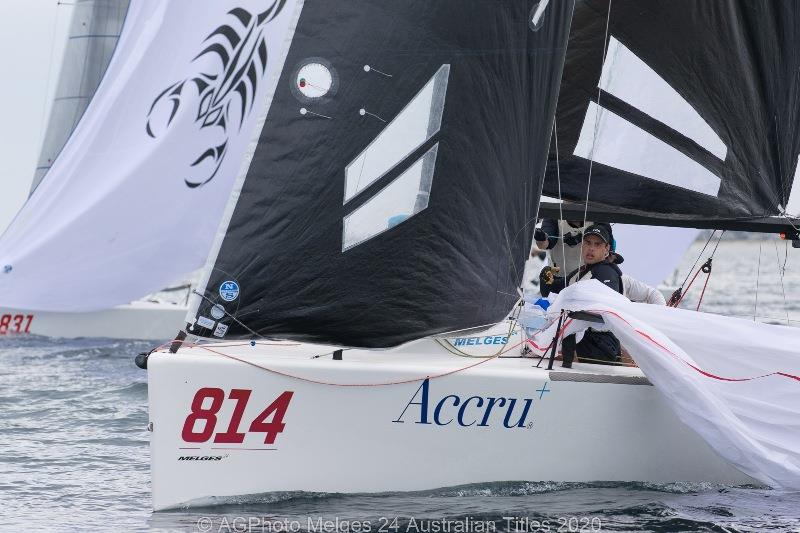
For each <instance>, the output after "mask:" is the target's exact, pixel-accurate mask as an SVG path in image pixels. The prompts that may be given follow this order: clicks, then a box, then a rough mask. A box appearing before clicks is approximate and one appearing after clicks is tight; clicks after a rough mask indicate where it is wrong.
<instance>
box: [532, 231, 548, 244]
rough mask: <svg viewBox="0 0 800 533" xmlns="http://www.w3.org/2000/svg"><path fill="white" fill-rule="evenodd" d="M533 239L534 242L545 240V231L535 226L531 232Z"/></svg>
mask: <svg viewBox="0 0 800 533" xmlns="http://www.w3.org/2000/svg"><path fill="white" fill-rule="evenodd" d="M533 240H535V241H536V242H541V241H546V240H547V233H545V232H544V230H543V229H542V228H536V231H534V232H533Z"/></svg>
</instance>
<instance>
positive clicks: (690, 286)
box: [672, 267, 703, 307]
mask: <svg viewBox="0 0 800 533" xmlns="http://www.w3.org/2000/svg"><path fill="white" fill-rule="evenodd" d="M701 270H703V267H700V268H698V269H697V272H695V273H694V276H692V280H691V281H690V282H689V285H687V286H686V290H685V291H683V292H682V293H681V297H680V298H678V301H677V302H675V304H674V305H672V307H678V306H679V305H680V303H681V302H682V301H683V298H684V296H686V293H688V292H689V289H691V288H692V283H694V280H695V279H697V276H699V275H700V271H701Z"/></svg>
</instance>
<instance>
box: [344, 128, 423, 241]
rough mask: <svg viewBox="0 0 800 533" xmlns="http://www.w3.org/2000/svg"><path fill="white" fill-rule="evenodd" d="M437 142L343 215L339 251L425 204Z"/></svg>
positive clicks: (415, 212) (372, 234)
mask: <svg viewBox="0 0 800 533" xmlns="http://www.w3.org/2000/svg"><path fill="white" fill-rule="evenodd" d="M438 150H439V143H436V144H435V145H433V147H432V148H431V149H430V150H428V151H427V152H426V153H425V155H423V156H422V157H421V158H420V159H418V160H417V161H416V162H415V163H414V164H413V165H411V166H410V167H409V168H408V169H407V170H406V171H405V172H403V173H402V174H400V175H399V176H398V177H397V178H395V179H394V180H393V181H392V182H391V183H389V185H387V186H386V187H384V188H383V189H381V190H380V192H378V193H377V194H376V195H375V196H373V197H372V198H370V199H369V200H368V201H367V202H366V203H365V204H364V205H362V206H361V207H359V208H358V209H356V210H355V211H353V212H352V213H350V214H349V215H347V216H346V217H345V218H344V227H343V233H342V251H343V252H344V251H345V250H347V249H349V248H352V247H353V246H357V245H359V244H361V243H363V242H365V241H367V240H369V239H371V238H373V237H375V236H376V235H380V234H381V233H383V232H384V231H388V230H390V229H392V228H393V227H395V226H397V225H399V224H402V223H403V222H405V221H406V220H408V219H409V218H411V217H413V216H414V215H416V214H417V213H419V212H420V211H423V210H424V209H425V208H427V207H428V200H429V198H430V192H431V185H432V184H433V171H434V167H435V166H436V154H437V153H438Z"/></svg>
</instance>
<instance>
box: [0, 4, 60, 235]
mask: <svg viewBox="0 0 800 533" xmlns="http://www.w3.org/2000/svg"><path fill="white" fill-rule="evenodd" d="M71 15H72V7H71V6H70V5H68V4H67V3H62V4H59V3H58V0H0V50H2V53H0V76H2V77H1V78H0V105H2V110H3V112H2V115H0V117H1V118H0V232H2V231H3V230H4V229H5V228H6V226H7V224H8V222H9V221H10V220H11V218H12V217H13V216H14V215H15V214H16V211H17V210H18V209H19V207H20V206H21V205H22V203H23V202H24V201H25V199H26V198H27V196H28V192H29V190H30V184H31V179H32V178H33V171H34V169H35V167H36V163H37V160H38V158H39V149H40V147H41V142H42V136H43V131H44V126H45V124H44V120H45V116H46V114H45V113H46V111H47V107H48V105H49V102H50V101H51V100H52V94H53V93H54V92H55V85H56V81H57V79H58V69H59V67H60V65H61V55H62V53H63V50H64V44H65V40H66V30H67V27H68V24H69V20H70V17H71ZM48 94H49V95H50V96H48Z"/></svg>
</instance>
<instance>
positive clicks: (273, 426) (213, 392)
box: [181, 387, 294, 444]
mask: <svg viewBox="0 0 800 533" xmlns="http://www.w3.org/2000/svg"><path fill="white" fill-rule="evenodd" d="M252 392H253V391H252V390H250V389H232V390H231V392H230V394H229V395H228V399H229V400H234V401H235V402H236V406H234V408H233V414H232V415H231V421H230V423H229V424H228V429H227V430H225V432H224V433H217V434H216V435H215V436H214V442H217V443H225V444H241V443H242V442H244V436H245V433H242V432H239V424H240V423H241V422H242V416H243V415H244V410H245V407H247V400H249V399H250V393H252ZM293 394H294V392H292V391H285V392H283V393H281V395H280V396H278V397H277V398H275V399H274V400H273V401H272V403H271V404H269V405H268V406H267V408H266V409H264V410H263V411H261V414H259V415H258V416H257V417H255V419H254V420H253V421H252V422H251V423H250V428H249V429H248V432H251V433H266V436H265V437H264V444H274V443H275V438H276V437H277V436H278V433H280V432H282V431H283V428H284V427H286V424H284V423H283V417H284V415H285V414H286V409H287V408H288V407H289V402H290V401H291V399H292V395H293ZM207 398H210V399H211V405H210V406H208V407H207V408H205V409H204V408H203V402H204V401H205V400H206V399H207ZM224 401H225V391H224V390H222V389H217V388H212V387H204V388H202V389H200V390H198V391H197V393H196V394H195V395H194V399H193V400H192V411H191V413H189V416H187V417H186V421H185V422H184V423H183V432H182V433H181V436H182V437H183V440H184V441H186V442H207V441H208V439H210V438H211V435H213V434H214V428H215V427H216V425H217V413H219V410H220V409H221V408H222V403H223V402H224ZM270 416H272V420H271V421H267V419H268V418H269V417H270ZM198 420H202V421H203V422H205V424H203V427H202V429H201V430H200V431H195V425H196V422H197V421H198Z"/></svg>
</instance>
